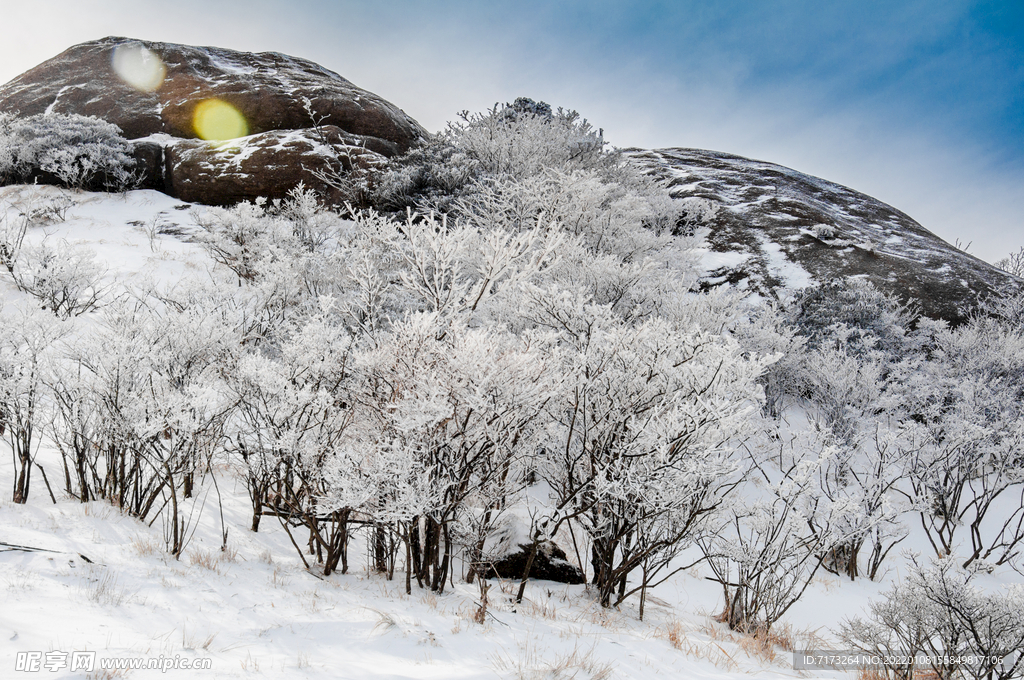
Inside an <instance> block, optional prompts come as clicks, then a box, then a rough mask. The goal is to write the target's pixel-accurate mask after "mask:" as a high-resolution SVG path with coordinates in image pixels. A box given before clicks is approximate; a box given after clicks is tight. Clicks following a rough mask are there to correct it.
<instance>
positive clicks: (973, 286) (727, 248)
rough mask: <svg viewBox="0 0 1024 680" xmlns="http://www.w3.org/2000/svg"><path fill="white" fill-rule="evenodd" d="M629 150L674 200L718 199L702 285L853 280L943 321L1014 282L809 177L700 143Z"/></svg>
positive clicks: (772, 287) (875, 205) (902, 218)
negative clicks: (861, 279)
mask: <svg viewBox="0 0 1024 680" xmlns="http://www.w3.org/2000/svg"><path fill="white" fill-rule="evenodd" d="M630 155H631V157H632V158H634V159H635V160H636V161H637V162H639V163H641V164H642V165H643V166H644V167H645V168H646V169H648V170H649V171H650V172H652V173H653V174H655V175H657V176H659V177H662V178H664V179H666V180H668V181H669V182H670V185H671V187H672V194H673V195H674V196H675V197H677V198H688V197H697V198H705V199H709V200H711V201H713V202H714V203H716V204H717V205H718V207H719V209H718V211H717V213H716V214H715V216H714V218H713V219H712V221H711V224H710V226H711V233H710V235H709V239H708V240H709V243H710V247H711V252H710V253H709V254H708V257H707V258H706V262H707V263H708V272H707V276H706V281H707V282H708V283H709V284H716V283H722V282H726V281H728V282H730V283H732V284H734V285H737V286H741V287H750V288H751V289H752V290H756V291H759V292H762V293H763V292H769V291H777V290H778V289H780V288H791V289H796V288H801V287H804V286H806V285H808V284H809V283H811V282H814V281H827V280H830V279H833V278H845V277H850V276H859V277H864V278H867V279H868V280H870V281H871V282H872V283H873V284H875V286H877V287H878V288H880V289H882V290H884V291H886V292H889V293H895V294H897V295H899V296H900V297H901V298H903V299H904V300H905V301H912V302H914V303H916V304H917V305H919V307H920V309H921V311H922V312H923V313H924V314H925V315H927V316H930V317H933V318H940V319H946V320H949V321H951V322H957V321H959V320H962V319H963V318H964V315H965V311H966V310H967V309H969V308H970V307H971V306H973V305H974V304H975V302H976V301H977V300H978V299H979V298H980V297H984V296H986V295H989V294H991V293H992V292H993V291H994V290H996V289H998V288H1000V287H1003V286H1007V285H1018V286H1019V285H1022V284H1024V282H1021V281H1020V280H1019V279H1015V278H1014V277H1012V276H1010V275H1008V274H1006V273H1005V272H1003V271H1001V270H999V269H997V268H995V267H993V266H991V265H989V264H987V263H985V262H983V261H981V260H979V259H978V258H976V257H973V256H971V255H968V254H967V253H965V252H964V251H962V250H959V249H957V248H955V247H953V246H952V245H950V244H948V243H946V242H945V241H943V240H942V239H940V238H939V237H937V236H936V235H935V234H932V233H931V232H930V231H928V230H927V229H925V228H924V227H922V226H921V225H920V224H918V223H917V222H915V221H914V220H913V219H911V218H910V217H909V216H907V215H906V214H904V213H902V212H900V211H899V210H897V209H895V208H893V207H891V206H889V205H886V204H884V203H882V202H881V201H878V200H876V199H874V198H871V197H870V196H866V195H864V194H861V193H858V192H856V191H853V190H851V189H848V188H846V187H843V186H840V185H838V184H834V183H832V182H828V181H826V180H823V179H819V178H817V177H812V176H810V175H805V174H803V173H800V172H797V171H795V170H791V169H789V168H785V167H782V166H780V165H775V164H773V163H766V162H763V161H756V160H750V159H747V158H742V157H740V156H733V155H730V154H726V153H719V152H716V151H704V150H701V149H678V148H677V149H659V150H654V151H642V150H632V151H630ZM965 232H966V229H965Z"/></svg>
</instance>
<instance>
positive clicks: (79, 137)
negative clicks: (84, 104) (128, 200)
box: [0, 114, 138, 191]
mask: <svg viewBox="0 0 1024 680" xmlns="http://www.w3.org/2000/svg"><path fill="white" fill-rule="evenodd" d="M129 152H130V146H129V144H128V142H127V140H125V139H124V138H123V137H122V136H121V129H120V128H118V127H117V126H116V125H114V124H113V123H108V122H106V121H103V120H100V119H98V118H95V117H92V116H79V115H77V114H67V115H65V114H37V115H34V116H28V117H26V118H16V117H14V116H11V115H9V114H6V115H4V116H3V117H0V182H4V183H9V182H17V181H27V180H30V179H33V178H39V177H42V178H47V177H50V178H53V179H55V180H57V182H59V183H60V184H63V185H65V186H68V187H72V188H76V189H81V188H84V187H86V186H96V187H102V188H105V189H115V190H119V191H120V190H124V189H128V188H131V187H132V186H134V185H135V184H136V183H137V180H138V176H137V175H136V174H135V173H134V172H133V167H134V165H135V159H133V158H132V157H131V155H130V153H129Z"/></svg>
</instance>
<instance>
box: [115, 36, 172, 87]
mask: <svg viewBox="0 0 1024 680" xmlns="http://www.w3.org/2000/svg"><path fill="white" fill-rule="evenodd" d="M110 61H111V65H112V66H113V67H114V73H116V74H117V76H118V77H119V78H120V79H121V80H123V81H124V82H126V83H128V85H130V86H132V87H134V88H135V89H136V90H139V91H140V92H155V91H156V90H158V89H159V88H160V86H161V85H163V83H164V78H166V77H167V67H166V66H164V62H163V60H161V59H160V57H159V56H158V55H157V54H156V52H153V51H152V50H150V49H148V48H146V47H143V46H142V45H120V46H118V47H117V48H116V49H114V55H113V57H111V60H110Z"/></svg>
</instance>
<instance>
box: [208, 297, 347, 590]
mask: <svg viewBox="0 0 1024 680" xmlns="http://www.w3.org/2000/svg"><path fill="white" fill-rule="evenodd" d="M276 335H277V337H279V338H280V339H281V342H280V344H279V345H278V346H276V347H270V346H263V345H256V346H254V347H253V349H252V351H250V352H248V353H246V354H245V355H243V356H241V357H240V358H239V359H238V360H237V363H235V364H234V365H232V366H231V368H230V375H229V377H228V382H229V385H230V389H231V391H232V393H233V395H234V401H235V403H236V408H235V416H234V419H233V421H232V423H231V424H230V427H229V430H228V436H229V438H230V444H229V445H228V446H229V447H230V448H231V450H232V451H233V452H234V453H235V454H236V455H237V456H238V457H239V458H241V461H242V465H243V470H244V475H245V478H246V482H247V485H248V489H249V495H250V499H251V500H252V505H253V517H252V529H253V531H256V530H258V529H259V525H260V518H261V516H262V515H264V514H273V515H275V516H276V517H277V518H278V519H279V520H280V521H281V523H282V526H284V527H285V528H286V529H288V534H289V536H292V541H293V543H294V544H295V547H296V549H297V550H298V552H299V555H300V557H301V558H302V559H303V561H304V562H305V561H306V558H305V556H304V553H305V551H304V550H302V549H301V548H299V543H298V542H297V541H296V540H295V538H294V536H293V535H292V532H291V531H290V527H292V526H294V527H302V528H304V529H305V530H307V531H308V535H309V539H308V541H306V544H307V545H308V547H309V551H310V552H311V553H312V554H314V555H316V557H317V560H318V561H319V562H320V563H322V565H323V571H324V574H325V575H329V574H331V573H332V572H333V571H335V570H336V569H338V568H339V567H340V568H341V570H342V572H343V573H344V572H345V571H346V570H347V568H348V562H347V559H348V553H347V545H348V530H349V527H348V521H349V515H350V512H351V509H350V508H347V507H343V508H333V509H330V510H328V511H321V508H320V507H319V506H318V499H319V497H320V496H322V495H323V494H324V493H326V492H327V489H328V487H327V486H326V484H327V482H326V477H325V471H326V470H327V469H329V467H330V466H331V465H332V461H333V460H334V459H335V458H336V457H337V456H339V455H340V454H339V448H340V446H341V443H342V435H343V434H344V432H345V429H346V428H347V427H348V425H349V424H350V423H351V420H352V417H353V416H352V409H351V404H352V398H351V396H350V395H349V392H350V390H351V385H350V384H349V374H350V368H349V355H350V353H351V349H352V343H351V339H350V337H349V336H348V334H347V333H346V332H345V329H344V328H343V327H340V326H339V325H338V324H336V323H333V322H332V321H331V319H329V318H325V317H322V316H313V317H309V318H307V319H304V320H302V321H300V322H297V323H296V324H295V325H293V326H291V327H290V328H287V329H282V330H281V332H280V333H278V334H276ZM307 565H308V563H307Z"/></svg>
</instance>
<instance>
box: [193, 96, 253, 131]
mask: <svg viewBox="0 0 1024 680" xmlns="http://www.w3.org/2000/svg"><path fill="white" fill-rule="evenodd" d="M192 125H193V127H194V128H195V131H196V134H197V135H199V137H200V138H201V139H207V140H211V141H222V140H225V139H236V138H238V137H245V136H246V135H247V134H249V124H248V123H247V122H246V120H245V116H243V115H242V114H241V113H240V112H239V110H238V109H236V108H235V107H234V106H232V105H231V104H228V103H227V102H225V101H221V100H220V99H204V100H203V101H201V102H199V105H198V106H196V110H195V113H193V114H192Z"/></svg>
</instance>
